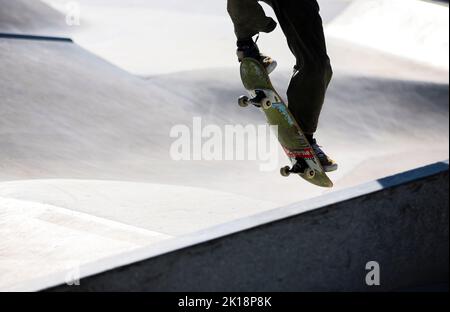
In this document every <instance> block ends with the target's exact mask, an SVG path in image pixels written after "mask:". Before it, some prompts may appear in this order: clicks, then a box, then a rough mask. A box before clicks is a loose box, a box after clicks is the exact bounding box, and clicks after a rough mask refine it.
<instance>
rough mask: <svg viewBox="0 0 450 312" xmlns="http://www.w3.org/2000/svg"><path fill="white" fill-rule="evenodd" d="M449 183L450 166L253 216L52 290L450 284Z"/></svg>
mask: <svg viewBox="0 0 450 312" xmlns="http://www.w3.org/2000/svg"><path fill="white" fill-rule="evenodd" d="M448 179H449V175H448V163H439V164H435V165H431V166H427V167H424V168H421V169H417V170H413V171H411V172H407V173H404V174H400V175H397V176H394V177H391V178H386V179H383V180H381V181H379V182H376V183H375V182H373V183H369V184H367V185H364V186H360V187H358V188H354V189H351V190H345V191H342V192H335V193H331V194H329V195H327V196H324V197H326V198H322V199H320V198H319V199H315V200H313V201H309V202H304V203H299V204H297V205H292V206H289V207H285V208H280V209H277V210H274V211H273V212H268V213H265V214H261V215H259V216H255V217H252V218H253V220H257V221H255V222H259V224H258V225H256V224H251V222H249V220H239V221H237V222H234V223H233V225H231V224H230V225H224V226H221V227H218V228H214V229H209V230H207V231H203V232H202V233H196V234H193V235H192V236H191V237H187V238H180V239H176V240H174V241H172V242H168V243H162V244H168V245H166V247H167V248H168V246H170V247H171V248H173V249H172V251H169V250H168V249H167V250H166V251H165V252H164V251H163V250H164V248H159V251H156V252H155V251H153V253H152V252H151V251H150V250H141V251H139V252H138V253H136V252H134V254H133V253H130V254H125V255H120V256H117V257H116V258H115V259H114V261H115V264H116V267H115V268H114V267H112V265H113V263H114V261H113V259H109V260H108V261H107V262H104V263H103V264H102V263H97V264H96V265H93V266H91V267H90V268H89V269H88V268H87V271H89V274H86V275H84V276H85V277H84V278H83V279H82V280H81V285H80V286H78V287H69V286H65V285H63V286H58V287H54V288H51V289H49V291H389V290H397V289H407V288H414V287H422V286H424V285H433V284H439V283H448V263H449V254H448V252H449V249H448V245H449V232H448V224H449V221H448V220H449V215H448V204H449V201H448V194H449V188H448V181H449V180H448ZM377 185H378V186H377ZM332 197H334V199H335V200H336V201H335V202H331V199H332ZM327 201H328V202H329V203H328V204H325V205H322V206H321V207H322V208H319V209H308V208H312V207H313V206H314V205H316V204H320V202H322V204H324V203H326V202H327ZM298 211H306V212H304V213H301V212H300V213H296V212H298ZM270 218H272V221H268V220H269V219H270ZM238 228H240V230H238ZM227 231H228V234H225V233H226V232H227ZM208 233H209V236H208ZM219 233H220V234H219ZM196 240H197V241H196ZM176 241H177V242H178V244H179V246H178V248H174V247H175V246H176ZM183 245H184V246H183ZM149 248H150V247H149ZM156 250H158V248H156ZM146 255H147V256H148V257H145V256H146ZM131 259H134V261H133V262H131V261H130V260H131ZM128 261H130V262H128ZM369 261H377V262H378V263H379V264H380V266H381V286H377V287H372V288H369V287H368V286H366V284H365V276H366V273H367V272H366V270H365V266H366V264H367V263H368V262H369ZM106 263H108V265H109V266H110V268H111V269H109V270H108V269H107V268H106V267H105V265H106ZM119 263H122V265H119ZM94 267H96V270H97V272H98V274H93V273H94V272H95V269H94ZM101 272H103V273H101Z"/></svg>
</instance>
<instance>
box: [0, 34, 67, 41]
mask: <svg viewBox="0 0 450 312" xmlns="http://www.w3.org/2000/svg"><path fill="white" fill-rule="evenodd" d="M0 38H1V39H16V40H34V41H59V42H68V43H73V41H72V39H70V38H64V37H47V36H34V35H22V34H5V33H0Z"/></svg>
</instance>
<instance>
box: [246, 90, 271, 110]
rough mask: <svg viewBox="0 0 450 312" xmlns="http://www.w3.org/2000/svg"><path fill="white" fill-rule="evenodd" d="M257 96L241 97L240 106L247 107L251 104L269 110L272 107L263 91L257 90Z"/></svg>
mask: <svg viewBox="0 0 450 312" xmlns="http://www.w3.org/2000/svg"><path fill="white" fill-rule="evenodd" d="M254 93H255V96H254V97H252V98H249V97H248V96H246V95H243V96H241V97H239V101H238V103H239V106H241V107H247V106H248V105H249V104H250V103H251V104H253V105H254V106H256V107H262V108H263V109H269V108H271V107H272V101H271V100H270V99H269V98H268V97H267V95H266V93H265V92H264V91H263V90H255V92H254Z"/></svg>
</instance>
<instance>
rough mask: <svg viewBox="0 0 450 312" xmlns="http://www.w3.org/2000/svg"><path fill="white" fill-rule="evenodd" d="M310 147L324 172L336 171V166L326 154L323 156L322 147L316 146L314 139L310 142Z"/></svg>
mask: <svg viewBox="0 0 450 312" xmlns="http://www.w3.org/2000/svg"><path fill="white" fill-rule="evenodd" d="M311 147H312V148H313V150H314V152H315V153H316V155H317V158H319V160H320V163H321V165H322V167H323V170H325V172H332V171H336V170H337V169H338V164H337V163H336V162H335V161H334V160H332V159H331V158H330V157H328V156H327V154H325V152H324V151H323V150H322V147H321V146H319V145H318V144H317V141H316V140H315V139H313V140H312V142H311Z"/></svg>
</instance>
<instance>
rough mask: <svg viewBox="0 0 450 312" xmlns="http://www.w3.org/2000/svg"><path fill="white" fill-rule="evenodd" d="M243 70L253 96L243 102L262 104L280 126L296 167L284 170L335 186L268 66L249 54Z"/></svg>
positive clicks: (272, 122)
mask: <svg viewBox="0 0 450 312" xmlns="http://www.w3.org/2000/svg"><path fill="white" fill-rule="evenodd" d="M240 71H241V79H242V83H243V84H244V87H245V89H246V90H247V91H248V94H249V97H247V96H242V97H241V98H240V99H239V105H240V106H243V107H245V106H248V105H249V104H253V105H255V106H257V107H261V109H262V111H263V112H264V114H265V115H266V119H267V121H268V123H269V125H271V126H277V127H278V141H279V142H280V144H281V146H282V148H283V150H284V151H285V153H286V155H287V156H288V158H289V159H290V161H291V164H292V168H289V167H285V168H282V169H281V174H282V175H284V176H288V175H290V174H294V173H295V174H298V175H300V177H302V178H303V179H305V180H306V181H308V182H309V183H312V184H314V185H317V186H321V187H333V182H332V181H331V180H330V178H329V177H328V176H327V174H326V173H325V171H324V170H323V168H322V166H321V164H320V161H319V160H318V158H317V156H316V154H315V153H314V150H313V149H312V147H311V145H310V144H309V142H308V140H307V139H306V137H305V135H304V134H303V131H302V130H301V128H300V126H299V125H298V123H297V122H296V120H295V118H294V117H293V115H292V113H291V112H290V111H289V108H288V106H287V105H286V104H285V102H284V101H283V99H282V98H281V96H280V95H279V94H278V93H277V91H276V90H275V88H274V87H273V85H272V82H271V81H270V78H269V75H268V73H267V71H266V69H265V68H264V66H263V65H262V64H261V63H260V62H258V61H257V60H255V59H253V58H245V59H244V60H243V61H242V62H241V68H240Z"/></svg>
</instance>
